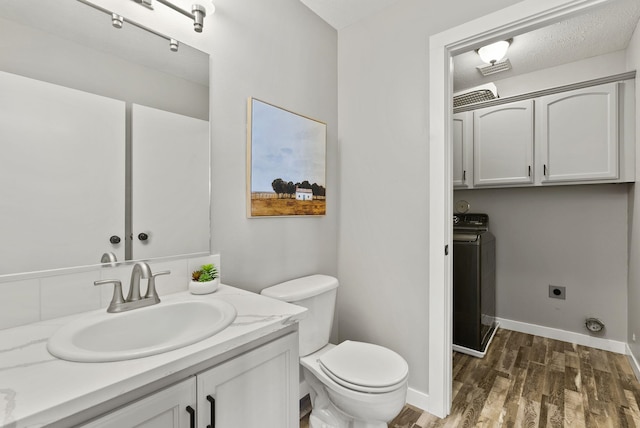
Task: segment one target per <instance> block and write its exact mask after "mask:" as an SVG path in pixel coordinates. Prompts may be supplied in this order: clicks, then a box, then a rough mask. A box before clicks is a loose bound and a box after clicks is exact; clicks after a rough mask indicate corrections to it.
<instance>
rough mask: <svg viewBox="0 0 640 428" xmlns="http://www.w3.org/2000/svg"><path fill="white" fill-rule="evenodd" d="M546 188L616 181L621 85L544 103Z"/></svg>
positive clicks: (556, 97) (550, 98)
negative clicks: (577, 182) (572, 182)
mask: <svg viewBox="0 0 640 428" xmlns="http://www.w3.org/2000/svg"><path fill="white" fill-rule="evenodd" d="M539 104H540V105H539V117H540V129H541V132H540V135H539V137H540V149H541V155H542V163H543V165H542V182H543V183H552V182H562V181H585V180H587V181H591V180H615V179H617V178H618V177H619V175H618V83H608V84H605V85H599V86H594V87H591V88H585V89H579V90H574V91H570V92H564V93H560V94H554V95H548V96H544V97H541V98H540V101H539Z"/></svg>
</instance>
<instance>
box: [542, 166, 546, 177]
mask: <svg viewBox="0 0 640 428" xmlns="http://www.w3.org/2000/svg"><path fill="white" fill-rule="evenodd" d="M543 168H544V176H545V177H546V176H547V165H546V164H545V165H544V166H543Z"/></svg>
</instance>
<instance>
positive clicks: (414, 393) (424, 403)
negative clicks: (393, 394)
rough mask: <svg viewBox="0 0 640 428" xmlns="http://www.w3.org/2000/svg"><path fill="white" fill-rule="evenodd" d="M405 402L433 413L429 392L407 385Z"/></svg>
mask: <svg viewBox="0 0 640 428" xmlns="http://www.w3.org/2000/svg"><path fill="white" fill-rule="evenodd" d="M407 403H408V404H411V405H412V406H415V407H417V408H419V409H421V410H424V411H426V412H429V413H434V412H433V409H431V405H430V401H429V394H425V393H424V392H422V391H418V390H417V389H413V388H411V387H409V390H408V391H407Z"/></svg>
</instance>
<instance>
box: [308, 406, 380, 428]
mask: <svg viewBox="0 0 640 428" xmlns="http://www.w3.org/2000/svg"><path fill="white" fill-rule="evenodd" d="M329 405H330V406H331V407H332V409H327V408H324V409H313V410H311V415H309V428H387V427H388V425H387V423H386V422H382V421H360V420H357V419H353V418H350V417H345V415H344V414H343V413H342V412H341V411H340V410H339V409H337V408H336V407H335V406H334V405H333V404H332V403H329Z"/></svg>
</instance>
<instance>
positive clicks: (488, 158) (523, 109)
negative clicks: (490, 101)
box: [473, 100, 533, 186]
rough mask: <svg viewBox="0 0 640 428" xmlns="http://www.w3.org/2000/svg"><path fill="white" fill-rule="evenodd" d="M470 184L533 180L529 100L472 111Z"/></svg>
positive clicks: (531, 115) (486, 184) (528, 181)
mask: <svg viewBox="0 0 640 428" xmlns="http://www.w3.org/2000/svg"><path fill="white" fill-rule="evenodd" d="M473 150H474V154H473V177H474V186H497V185H512V184H529V183H533V168H532V166H533V100H525V101H518V102H514V103H509V104H503V105H498V106H494V107H486V108H483V109H480V110H476V111H474V112H473Z"/></svg>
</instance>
